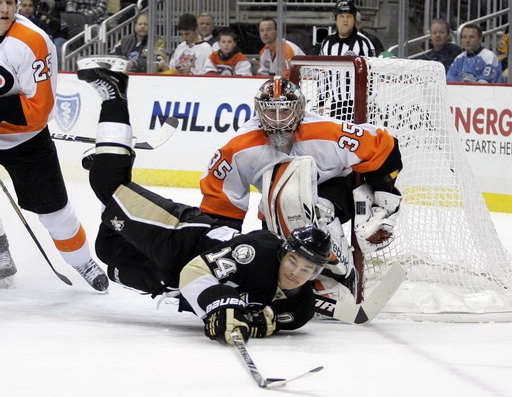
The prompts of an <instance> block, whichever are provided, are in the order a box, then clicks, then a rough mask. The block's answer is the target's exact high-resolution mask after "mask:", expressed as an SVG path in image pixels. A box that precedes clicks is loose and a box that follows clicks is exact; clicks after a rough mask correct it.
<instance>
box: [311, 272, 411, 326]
mask: <svg viewBox="0 0 512 397" xmlns="http://www.w3.org/2000/svg"><path fill="white" fill-rule="evenodd" d="M406 275H407V273H406V272H405V270H404V268H403V267H402V266H401V265H400V264H399V263H395V264H393V265H391V266H390V268H389V270H388V272H387V273H386V274H385V276H384V277H382V279H381V282H380V283H379V284H378V285H377V287H375V289H374V290H373V291H372V293H371V294H370V296H368V297H366V298H365V299H364V301H363V303H359V304H347V303H344V302H343V301H340V302H336V301H335V300H334V299H330V298H326V297H324V296H321V295H315V298H316V307H315V311H316V312H317V313H320V314H323V315H324V316H327V317H332V318H334V319H336V320H340V321H343V322H344V323H349V324H366V323H368V322H370V321H372V320H373V319H374V318H375V316H376V315H377V314H379V312H380V311H381V310H382V308H383V307H384V306H385V305H386V303H388V302H389V300H390V299H391V297H392V296H393V295H394V294H395V292H396V291H397V290H398V288H399V287H400V285H402V282H403V281H404V280H405V276H406Z"/></svg>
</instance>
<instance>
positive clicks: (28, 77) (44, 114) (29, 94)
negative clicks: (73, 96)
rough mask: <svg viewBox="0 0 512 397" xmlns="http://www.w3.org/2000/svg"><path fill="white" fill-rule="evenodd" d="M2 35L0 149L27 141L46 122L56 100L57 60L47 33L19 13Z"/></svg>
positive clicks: (0, 52) (0, 51) (0, 46)
mask: <svg viewBox="0 0 512 397" xmlns="http://www.w3.org/2000/svg"><path fill="white" fill-rule="evenodd" d="M2 39H3V40H1V39H0V40H1V41H0V104H1V105H0V106H2V107H3V109H2V114H3V115H4V116H3V117H2V118H1V119H0V149H9V148H12V147H15V146H17V145H19V144H20V143H23V142H26V141H28V140H29V139H30V138H32V137H33V136H35V135H36V134H38V133H39V132H40V131H41V130H42V129H43V128H44V127H45V126H46V125H47V124H48V119H49V117H50V114H51V112H52V109H53V105H54V103H55V92H56V88H57V70H58V67H57V66H58V65H57V62H58V61H57V51H56V49H55V45H54V44H53V43H52V41H51V40H50V38H49V37H48V35H47V34H46V33H45V32H44V31H43V30H41V29H40V28H38V27H37V26H36V25H34V24H33V23H32V22H30V21H29V20H28V19H27V18H25V17H23V16H21V15H19V14H18V15H17V16H16V19H15V20H14V22H13V24H12V25H11V27H10V29H9V30H8V31H7V33H6V34H5V36H3V37H2ZM5 115H10V117H5ZM6 118H7V119H8V120H5V119H6Z"/></svg>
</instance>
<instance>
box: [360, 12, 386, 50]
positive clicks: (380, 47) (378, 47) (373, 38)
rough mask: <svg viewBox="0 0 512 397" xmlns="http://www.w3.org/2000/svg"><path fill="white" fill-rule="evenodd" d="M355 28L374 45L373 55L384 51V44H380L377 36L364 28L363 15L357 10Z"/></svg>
mask: <svg viewBox="0 0 512 397" xmlns="http://www.w3.org/2000/svg"><path fill="white" fill-rule="evenodd" d="M356 29H357V31H358V32H359V33H362V34H364V35H365V36H366V37H368V39H369V40H370V41H371V42H372V44H373V46H374V47H375V55H379V54H380V53H381V52H383V51H384V46H383V45H382V43H381V41H380V40H379V38H378V37H377V36H375V35H373V34H371V33H368V32H367V31H366V30H364V27H363V17H362V15H361V13H360V12H359V11H357V12H356Z"/></svg>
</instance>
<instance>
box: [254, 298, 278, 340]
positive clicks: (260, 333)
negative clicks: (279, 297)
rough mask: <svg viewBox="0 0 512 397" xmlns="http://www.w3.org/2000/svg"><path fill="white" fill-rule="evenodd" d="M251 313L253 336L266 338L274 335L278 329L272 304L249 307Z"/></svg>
mask: <svg viewBox="0 0 512 397" xmlns="http://www.w3.org/2000/svg"><path fill="white" fill-rule="evenodd" d="M249 313H250V315H251V318H252V320H251V323H250V327H251V329H250V336H251V338H264V337H265V336H269V335H272V334H273V333H274V331H275V330H276V314H275V312H274V309H272V307H270V306H265V307H264V308H263V309H262V308H254V307H250V308H249Z"/></svg>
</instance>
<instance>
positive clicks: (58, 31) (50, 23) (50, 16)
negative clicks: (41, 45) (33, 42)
mask: <svg viewBox="0 0 512 397" xmlns="http://www.w3.org/2000/svg"><path fill="white" fill-rule="evenodd" d="M64 3H65V2H64V1H60V2H58V1H57V2H55V1H53V0H41V1H40V2H39V6H38V7H37V9H36V16H37V17H38V18H39V19H40V20H41V21H42V22H43V23H44V24H45V25H46V26H47V28H48V30H47V33H48V35H49V36H50V38H51V39H52V41H53V43H54V44H55V47H56V48H57V57H58V58H59V59H61V54H62V46H63V45H64V43H65V42H66V41H67V40H68V39H69V29H68V25H67V24H66V23H65V22H64V21H62V20H61V19H60V12H61V11H64V10H65V4H64ZM57 7H60V9H56V8H57Z"/></svg>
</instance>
